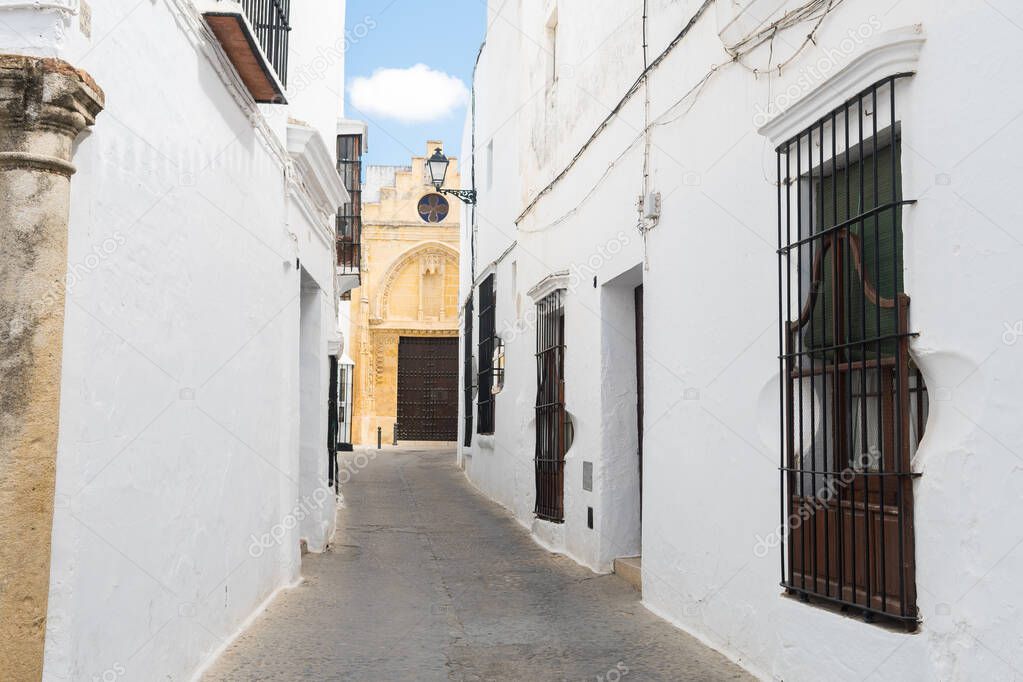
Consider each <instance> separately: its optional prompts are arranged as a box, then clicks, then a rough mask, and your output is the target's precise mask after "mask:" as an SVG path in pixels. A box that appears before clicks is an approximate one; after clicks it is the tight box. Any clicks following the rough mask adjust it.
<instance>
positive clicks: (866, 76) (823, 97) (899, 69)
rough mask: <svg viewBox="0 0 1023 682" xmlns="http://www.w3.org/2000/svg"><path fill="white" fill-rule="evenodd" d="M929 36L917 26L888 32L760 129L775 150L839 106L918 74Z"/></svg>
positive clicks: (865, 46)
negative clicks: (894, 78) (904, 75)
mask: <svg viewBox="0 0 1023 682" xmlns="http://www.w3.org/2000/svg"><path fill="white" fill-rule="evenodd" d="M925 40H926V36H925V35H924V30H923V26H921V25H920V24H916V25H914V26H906V27H903V28H897V29H894V30H892V31H885V32H884V33H881V34H880V35H878V36H876V37H875V38H874V39H873V40H871V41H869V42H868V43H866V44H864V46H863V48H862V50H861V51H860V53H859V54H857V55H856V56H855V57H854V58H853V59H852V60H851V61H850V62H849V63H848V64H846V65H845V66H844V67H843V68H842V69H840V70H839V71H837V72H836V73H835V74H834V75H833V76H831V77H830V78H828V79H827V80H826V81H824V82H823V83H822V84H821V85H819V86H818V87H817V88H815V89H814V90H811V91H810V92H809V93H808V94H806V95H805V96H803V97H802V98H801V99H799V100H798V101H797V102H796V103H795V104H793V105H792V106H790V107H788V108H787V109H785V110H784V111H782V112H780V113H778V114H777V115H775V116H774V117H773V118H771V119H770V120H769V121H768V122H767V123H765V124H764V125H763V126H761V127H760V128H759V129H758V132H759V133H760V134H761V135H763V136H765V137H767V138H768V139H769V140H770V141H771V143H772V144H773V145H774V146H779V145H782V144H784V143H785V142H786V141H787V140H790V139H791V138H792V137H794V136H795V135H796V134H798V133H799V132H800V131H801V130H804V129H806V128H807V127H808V126H810V125H812V124H813V123H814V122H815V121H817V120H818V119H819V118H820V117H821V116H824V115H825V114H827V113H828V112H829V111H831V110H832V109H834V108H835V107H836V106H838V105H840V104H841V103H842V102H845V101H846V100H847V99H849V98H850V97H854V96H855V95H856V93H858V92H861V91H862V90H864V89H866V88H868V87H870V86H871V85H872V84H874V83H877V82H878V81H881V80H884V79H885V78H887V77H889V76H894V75H896V74H900V73H916V69H917V63H918V62H919V60H920V51H921V49H922V48H923V44H924V41H925Z"/></svg>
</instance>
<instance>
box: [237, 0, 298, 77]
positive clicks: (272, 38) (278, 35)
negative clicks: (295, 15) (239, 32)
mask: <svg viewBox="0 0 1023 682" xmlns="http://www.w3.org/2000/svg"><path fill="white" fill-rule="evenodd" d="M241 3H242V8H243V9H244V10H245V14H246V15H248V17H249V23H250V24H252V28H253V29H254V30H255V31H256V39H257V40H258V41H259V45H260V47H262V48H263V52H264V53H265V54H266V57H267V59H269V60H270V65H271V66H273V68H274V71H276V72H277V77H278V78H279V79H280V81H281V85H283V86H284V87H287V86H288V38H289V35H290V33H291V24H290V23H289V20H290V17H291V0H241Z"/></svg>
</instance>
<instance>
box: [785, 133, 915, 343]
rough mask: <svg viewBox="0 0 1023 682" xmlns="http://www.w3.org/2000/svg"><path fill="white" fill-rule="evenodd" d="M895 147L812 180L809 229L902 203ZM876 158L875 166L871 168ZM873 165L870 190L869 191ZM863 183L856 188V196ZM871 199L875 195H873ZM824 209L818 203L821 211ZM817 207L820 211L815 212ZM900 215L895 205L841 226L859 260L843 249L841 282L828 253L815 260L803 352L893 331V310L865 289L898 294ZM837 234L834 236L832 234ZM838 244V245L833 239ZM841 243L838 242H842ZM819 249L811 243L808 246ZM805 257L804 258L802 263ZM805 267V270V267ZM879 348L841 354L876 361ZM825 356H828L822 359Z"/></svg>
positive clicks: (885, 294)
mask: <svg viewBox="0 0 1023 682" xmlns="http://www.w3.org/2000/svg"><path fill="white" fill-rule="evenodd" d="M900 152H901V147H900V145H899V143H898V141H897V140H896V143H895V145H894V152H893V147H892V145H889V146H887V147H884V148H882V149H880V150H878V152H877V154H876V155H871V156H867V157H866V158H865V159H864V160H863V161H857V162H854V163H851V164H849V165H848V166H847V167H846V168H843V169H840V170H838V171H837V172H836V173H835V174H834V175H829V176H826V177H824V178H823V179H814V192H813V200H814V203H815V205H814V208H813V214H814V217H815V220H814V222H815V229H816V230H818V231H820V230H825V229H829V228H831V227H833V226H835V225H837V224H839V223H842V222H845V221H847V220H850V219H852V218H854V217H856V216H858V215H862V214H863V213H866V212H868V211H871V210H873V209H875V208H877V207H879V206H881V205H885V204H889V203H892V202H896V203H897V202H899V201H901V200H902V182H901V180H902V169H901V161H900V156H901V154H900ZM893 153H894V154H895V160H894V161H895V173H894V175H893V173H892V154H893ZM875 159H876V163H875ZM875 167H876V173H877V192H876V193H875V191H874V175H875ZM861 178H862V191H861ZM875 194H876V196H875ZM822 204H823V206H822ZM822 209H823V210H822ZM901 216H902V211H901V205H895V206H893V207H890V208H886V209H884V210H881V211H878V212H877V213H875V214H874V215H871V216H869V217H867V218H864V219H863V220H861V221H859V222H856V223H853V224H852V225H850V226H849V227H848V231H849V234H850V235H851V236H852V238H853V240H856V241H858V242H859V259H858V260H859V261H860V265H859V267H857V265H856V261H857V258H856V254H855V253H854V251H853V249H852V248H849V247H851V246H852V240H850V242H849V247H845V248H843V251H842V253H843V255H842V262H841V263H840V264H839V268H838V269H839V270H841V271H842V272H843V273H844V276H843V277H842V280H843V281H842V282H841V283H836V282H835V279H836V267H835V263H834V260H835V256H834V254H833V253H832V248H831V247H830V246H829V247H827V248H825V251H824V253H823V256H822V263H821V268H820V276H819V279H818V281H815V282H812V283H811V285H810V286H811V291H813V290H814V289H816V290H817V291H818V295H817V300H816V302H815V304H814V309H813V311H812V317H811V320H810V321H808V322H807V324H806V326H805V327H804V328H803V343H804V344H806V346H807V347H808V348H809V349H814V348H825V347H828V346H833V345H837V344H846V343H858V342H864V341H867V340H869V339H873V338H876V337H878V336H886V335H891V334H895V333H896V332H897V329H898V327H897V324H898V320H897V312H896V309H895V308H894V307H883V306H882V307H879V306H877V305H875V303H873V302H872V301H871V300H870V298H869V297H868V295H867V286H865V283H866V284H867V285H869V286H871V287H873V288H874V290H875V291H876V292H877V294H878V296H880V298H881V299H887V300H894V299H895V297H896V296H897V295H898V294H900V293H903V291H904V288H903V287H904V282H903V267H902V219H901ZM837 234H839V235H840V234H841V233H837ZM839 241H843V242H844V240H839ZM843 245H844V244H843ZM820 247H821V243H820V242H815V243H814V249H815V254H814V255H816V250H817V249H818V248H820ZM807 260H808V259H807V257H806V255H804V262H806V261H807ZM804 267H810V265H809V264H807V265H804ZM836 301H840V302H841V303H842V304H843V307H844V309H845V315H844V316H843V317H844V319H843V320H842V323H843V324H842V328H843V330H844V334H843V336H842V338H840V339H836V338H835V302H836ZM895 348H896V340H895V339H888V340H886V341H883V342H882V343H881V345H880V350H881V354H882V355H883V356H890V355H893V354H894V353H895ZM877 353H878V345H877V344H875V343H868V344H866V345H865V346H861V347H853V348H851V349H849V350H848V351H847V352H846V353H845V354H844V355H845V359H848V360H862V359H866V358H876V357H877ZM825 356H828V357H825ZM830 356H831V354H830V353H823V352H822V353H821V354H820V358H821V359H829V358H830Z"/></svg>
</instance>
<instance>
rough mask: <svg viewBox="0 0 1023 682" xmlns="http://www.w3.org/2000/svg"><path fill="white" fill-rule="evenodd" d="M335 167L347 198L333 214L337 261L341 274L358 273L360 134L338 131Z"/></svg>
mask: <svg viewBox="0 0 1023 682" xmlns="http://www.w3.org/2000/svg"><path fill="white" fill-rule="evenodd" d="M337 170H338V173H339V174H340V175H341V181H342V182H343V183H344V185H345V188H346V189H347V190H348V194H349V201H348V202H346V203H345V204H344V205H343V206H342V207H341V210H340V211H339V212H338V216H337V264H338V267H339V268H341V270H342V272H343V273H344V274H359V267H360V260H359V259H360V257H361V253H360V246H361V240H362V136H361V135H338V138H337Z"/></svg>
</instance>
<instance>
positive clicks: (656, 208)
mask: <svg viewBox="0 0 1023 682" xmlns="http://www.w3.org/2000/svg"><path fill="white" fill-rule="evenodd" d="M642 206H643V217H644V218H646V219H647V220H657V219H658V218H660V217H661V193H660V192H651V193H650V194H647V195H646V196H645V197H643V199H642Z"/></svg>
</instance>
